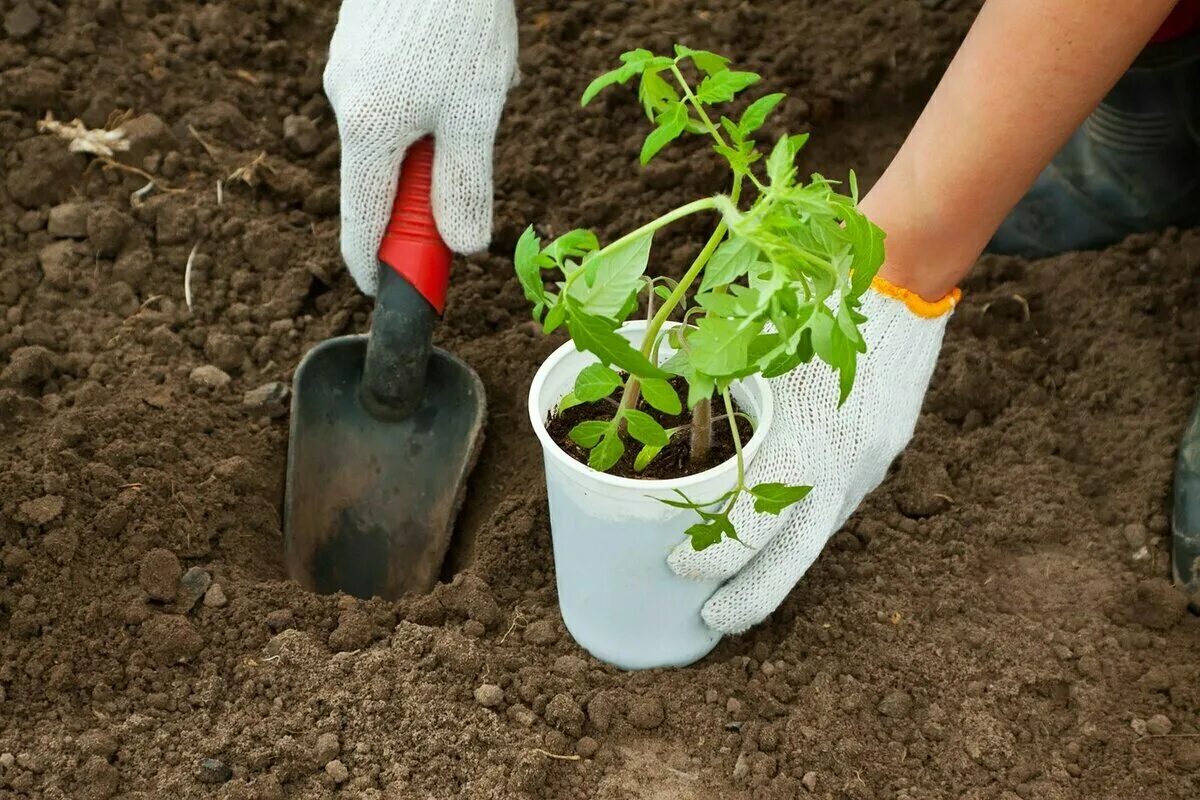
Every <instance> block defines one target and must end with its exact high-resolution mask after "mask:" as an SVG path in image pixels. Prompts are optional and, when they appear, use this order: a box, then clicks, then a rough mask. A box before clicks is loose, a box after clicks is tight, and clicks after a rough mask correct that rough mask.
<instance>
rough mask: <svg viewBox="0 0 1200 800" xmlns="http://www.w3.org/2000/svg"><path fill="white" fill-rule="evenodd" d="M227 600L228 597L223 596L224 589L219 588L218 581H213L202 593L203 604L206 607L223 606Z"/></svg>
mask: <svg viewBox="0 0 1200 800" xmlns="http://www.w3.org/2000/svg"><path fill="white" fill-rule="evenodd" d="M228 602H229V598H227V597H226V596H225V590H224V589H222V588H221V584H219V583H214V584H213V585H212V586H210V587H208V591H207V592H205V593H204V605H205V607H206V608H224V606H225V604H226V603H228Z"/></svg>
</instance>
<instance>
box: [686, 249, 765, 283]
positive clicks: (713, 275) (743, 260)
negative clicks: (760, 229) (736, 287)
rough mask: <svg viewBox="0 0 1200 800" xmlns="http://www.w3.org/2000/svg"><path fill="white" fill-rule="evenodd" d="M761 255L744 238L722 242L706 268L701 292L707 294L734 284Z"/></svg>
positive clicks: (701, 280) (701, 281)
mask: <svg viewBox="0 0 1200 800" xmlns="http://www.w3.org/2000/svg"><path fill="white" fill-rule="evenodd" d="M759 254H760V251H759V249H758V247H757V245H755V244H754V242H752V241H750V239H749V238H747V237H744V236H734V237H732V238H730V239H726V240H725V241H723V242H721V245H720V247H718V248H717V249H716V252H714V253H713V254H712V258H711V259H709V262H708V264H707V266H705V267H704V276H703V277H702V278H701V279H700V291H701V292H707V291H709V290H710V289H714V288H716V287H717V286H725V285H726V284H730V283H733V282H734V281H736V280H737V279H738V278H740V277H742V276H743V275H745V274H746V273H747V272H749V271H750V267H751V265H753V264H754V262H755V261H757V260H758V257H759Z"/></svg>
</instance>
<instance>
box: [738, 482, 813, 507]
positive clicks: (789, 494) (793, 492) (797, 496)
mask: <svg viewBox="0 0 1200 800" xmlns="http://www.w3.org/2000/svg"><path fill="white" fill-rule="evenodd" d="M811 491H812V487H811V486H788V485H787V484H784V483H760V484H758V485H757V486H754V487H751V489H750V494H752V495H754V510H755V511H757V512H758V513H759V514H779V513H780V512H782V511H783V510H784V509H786V508H787V507H789V506H791V505H793V504H795V503H799V502H800V501H801V500H803V499H804V498H806V497H808V493H809V492H811Z"/></svg>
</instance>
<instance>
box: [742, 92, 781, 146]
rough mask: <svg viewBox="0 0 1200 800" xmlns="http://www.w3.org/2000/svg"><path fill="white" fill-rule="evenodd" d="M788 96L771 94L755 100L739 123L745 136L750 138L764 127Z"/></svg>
mask: <svg viewBox="0 0 1200 800" xmlns="http://www.w3.org/2000/svg"><path fill="white" fill-rule="evenodd" d="M786 96H787V95H785V94H781V93H779V94H769V95H767V96H766V97H760V98H758V99H757V100H755V101H754V102H753V103H751V104H750V106H749V107H748V108H747V109H746V110H745V111H744V112H743V113H742V118H741V119H740V120H739V121H738V127H739V128H740V129H741V131H742V135H743V136H749V135H750V134H752V133H754V132H755V131H756V130H758V129H759V128H761V127H762V126H763V123H764V122H766V121H767V115H769V114H770V113H771V112H772V111H773V110H775V106H777V105H779V103H780V101H781V100H783V98H785V97H786Z"/></svg>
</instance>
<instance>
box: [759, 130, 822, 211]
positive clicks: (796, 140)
mask: <svg viewBox="0 0 1200 800" xmlns="http://www.w3.org/2000/svg"><path fill="white" fill-rule="evenodd" d="M807 141H808V134H807V133H801V134H797V135H795V136H783V137H781V138H780V139H779V141H778V142H776V143H775V147H774V149H772V150H771V155H770V156H768V157H767V177H768V178H770V179H771V186H772V187H773V188H786V187H788V186H791V185H792V181H793V180H794V179H795V177H796V154H797V153H799V152H800V149H801V148H802V147H804V143H805V142H807ZM821 208H822V209H823V210H826V211H827V210H828V204H827V203H825V204H822V206H821Z"/></svg>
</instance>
